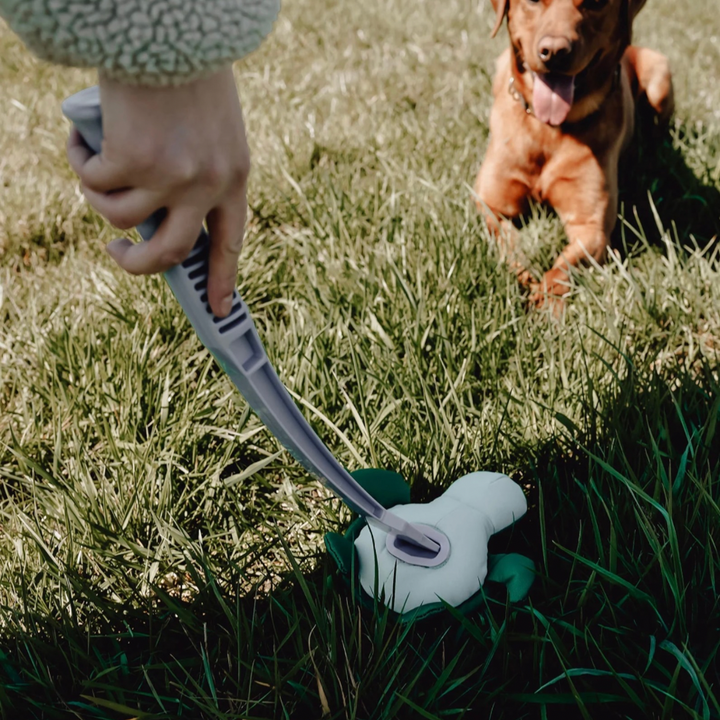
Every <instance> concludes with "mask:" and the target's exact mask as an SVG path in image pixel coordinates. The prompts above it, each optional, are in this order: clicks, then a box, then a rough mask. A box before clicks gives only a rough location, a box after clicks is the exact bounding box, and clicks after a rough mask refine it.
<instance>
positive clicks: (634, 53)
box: [625, 45, 675, 127]
mask: <svg viewBox="0 0 720 720" xmlns="http://www.w3.org/2000/svg"><path fill="white" fill-rule="evenodd" d="M625 60H626V61H627V67H628V70H629V71H630V77H631V80H632V81H633V82H632V85H633V87H634V88H636V99H639V100H641V101H642V100H643V99H644V100H646V101H647V104H648V105H649V106H650V107H651V108H652V109H653V110H654V112H655V114H656V115H657V118H658V122H659V124H660V126H661V127H662V126H666V125H667V123H668V122H669V120H670V117H671V116H672V114H673V112H674V110H675V94H674V91H673V82H672V73H671V72H670V61H669V60H668V59H667V58H666V57H665V56H664V55H662V54H661V53H659V52H655V50H650V49H649V48H641V47H635V46H634V45H631V46H630V47H629V48H628V49H627V50H626V51H625Z"/></svg>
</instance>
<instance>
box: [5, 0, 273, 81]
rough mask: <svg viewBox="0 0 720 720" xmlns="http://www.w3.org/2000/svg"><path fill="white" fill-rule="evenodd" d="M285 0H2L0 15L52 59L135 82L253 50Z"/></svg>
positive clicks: (202, 71)
mask: <svg viewBox="0 0 720 720" xmlns="http://www.w3.org/2000/svg"><path fill="white" fill-rule="evenodd" d="M279 10H280V0H0V15H1V16H2V17H3V18H5V20H7V22H8V24H9V25H10V27H11V28H12V29H13V31H14V32H16V33H17V34H18V35H19V36H20V38H21V39H22V40H23V42H24V43H25V44H26V45H27V47H28V48H29V49H30V50H31V51H32V52H33V53H35V54H36V55H37V56H38V57H40V58H42V59H44V60H48V61H49V62H52V63H55V64H59V65H68V66H71V67H94V68H98V70H100V71H101V72H103V73H104V74H105V75H107V76H109V77H112V78H114V79H116V80H119V81H121V82H125V83H129V84H133V85H151V86H162V85H179V84H183V83H185V82H189V81H190V80H194V79H196V78H198V77H201V76H202V75H206V74H210V73H211V72H213V71H214V70H217V69H219V68H220V67H221V66H222V65H225V64H228V63H230V62H232V61H233V60H237V59H239V58H241V57H243V56H245V55H247V54H248V53H250V52H252V51H253V50H255V49H256V48H257V47H258V45H260V43H261V42H262V41H263V39H264V38H265V36H266V35H268V34H269V33H270V31H271V30H272V26H273V23H274V22H275V20H276V18H277V15H278V12H279Z"/></svg>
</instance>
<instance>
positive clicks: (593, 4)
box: [583, 0, 608, 10]
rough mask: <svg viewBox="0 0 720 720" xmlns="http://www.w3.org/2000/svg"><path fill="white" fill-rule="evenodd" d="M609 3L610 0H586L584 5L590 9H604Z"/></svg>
mask: <svg viewBox="0 0 720 720" xmlns="http://www.w3.org/2000/svg"><path fill="white" fill-rule="evenodd" d="M607 4H608V0H585V2H584V3H583V5H584V6H585V7H586V8H588V9H589V10H602V9H603V8H604V7H605V6H606V5H607Z"/></svg>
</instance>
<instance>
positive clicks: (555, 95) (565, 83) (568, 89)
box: [533, 73, 575, 125]
mask: <svg viewBox="0 0 720 720" xmlns="http://www.w3.org/2000/svg"><path fill="white" fill-rule="evenodd" d="M574 94H575V78H574V77H573V76H572V75H554V74H551V73H548V74H545V75H541V74H538V75H536V76H535V83H534V87H533V111H534V113H535V117H537V119H538V120H541V121H542V122H544V123H550V125H562V124H563V123H564V122H565V118H567V116H568V115H569V114H570V108H572V104H573V96H574Z"/></svg>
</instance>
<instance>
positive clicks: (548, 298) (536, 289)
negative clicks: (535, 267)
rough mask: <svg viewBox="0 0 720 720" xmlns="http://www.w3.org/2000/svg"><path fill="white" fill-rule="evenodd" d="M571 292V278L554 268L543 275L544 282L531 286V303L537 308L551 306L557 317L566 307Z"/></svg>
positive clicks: (560, 269)
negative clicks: (566, 296)
mask: <svg viewBox="0 0 720 720" xmlns="http://www.w3.org/2000/svg"><path fill="white" fill-rule="evenodd" d="M568 292H570V278H569V277H568V274H567V272H566V271H565V270H563V269H562V268H553V269H552V270H548V271H547V272H546V273H545V275H543V279H542V282H539V283H533V284H532V285H531V286H530V298H529V302H530V304H531V305H534V306H535V307H537V308H541V307H548V306H550V307H551V308H552V310H553V313H554V314H555V315H558V314H559V313H560V312H562V310H563V308H564V307H565V300H564V297H563V296H565V295H567V294H568Z"/></svg>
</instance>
